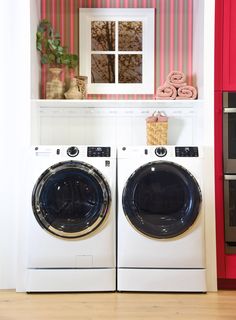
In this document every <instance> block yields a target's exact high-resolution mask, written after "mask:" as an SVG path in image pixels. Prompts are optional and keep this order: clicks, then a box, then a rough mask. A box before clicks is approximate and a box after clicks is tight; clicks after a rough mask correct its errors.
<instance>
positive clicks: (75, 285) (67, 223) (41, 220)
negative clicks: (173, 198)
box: [26, 146, 116, 292]
mask: <svg viewBox="0 0 236 320" xmlns="http://www.w3.org/2000/svg"><path fill="white" fill-rule="evenodd" d="M29 171H30V187H29V196H28V200H29V202H30V201H31V206H30V210H29V214H28V250H27V277H26V291H28V292H34V291H114V290H116V269H115V268H116V234H115V219H116V217H115V216H116V215H115V214H116V212H115V210H116V204H115V196H116V194H115V188H116V150H115V149H114V148H112V147H100V146H38V147H34V148H32V150H31V161H30V168H29Z"/></svg>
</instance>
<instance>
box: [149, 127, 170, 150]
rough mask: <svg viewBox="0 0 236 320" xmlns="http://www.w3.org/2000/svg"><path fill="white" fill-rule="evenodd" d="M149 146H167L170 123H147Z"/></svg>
mask: <svg viewBox="0 0 236 320" xmlns="http://www.w3.org/2000/svg"><path fill="white" fill-rule="evenodd" d="M146 130H147V144H148V145H157V144H158V145H160V144H161V145H162V144H165V145H166V144H167V132H168V122H146Z"/></svg>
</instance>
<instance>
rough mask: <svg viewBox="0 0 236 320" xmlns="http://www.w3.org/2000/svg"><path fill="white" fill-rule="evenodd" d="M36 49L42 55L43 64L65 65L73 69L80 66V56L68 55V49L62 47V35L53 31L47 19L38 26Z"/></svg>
mask: <svg viewBox="0 0 236 320" xmlns="http://www.w3.org/2000/svg"><path fill="white" fill-rule="evenodd" d="M36 48H37V50H38V51H39V52H40V53H41V63H42V64H49V65H65V66H67V67H68V68H72V69H74V68H76V67H77V65H78V56H77V55H76V54H71V53H68V52H67V48H66V47H62V46H61V36H60V34H59V33H58V32H55V31H54V30H53V28H52V25H51V23H50V22H49V21H48V20H46V19H43V20H41V21H40V23H39V25H38V28H37V32H36Z"/></svg>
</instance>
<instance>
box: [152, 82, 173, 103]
mask: <svg viewBox="0 0 236 320" xmlns="http://www.w3.org/2000/svg"><path fill="white" fill-rule="evenodd" d="M157 96H158V99H166V100H174V99H175V98H176V96H177V90H176V88H175V87H174V86H172V85H170V84H167V83H164V85H163V86H160V87H159V88H157Z"/></svg>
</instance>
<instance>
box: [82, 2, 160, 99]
mask: <svg viewBox="0 0 236 320" xmlns="http://www.w3.org/2000/svg"><path fill="white" fill-rule="evenodd" d="M79 21H80V23H79V28H80V30H79V35H80V37H79V40H80V44H79V68H80V74H82V75H86V76H87V77H88V93H90V94H137V93H139V94H153V93H154V9H116V8H115V9H114V8H113V9H106V8H103V9H97V8H92V9H87V8H86V9H83V8H81V9H80V10H79Z"/></svg>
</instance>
